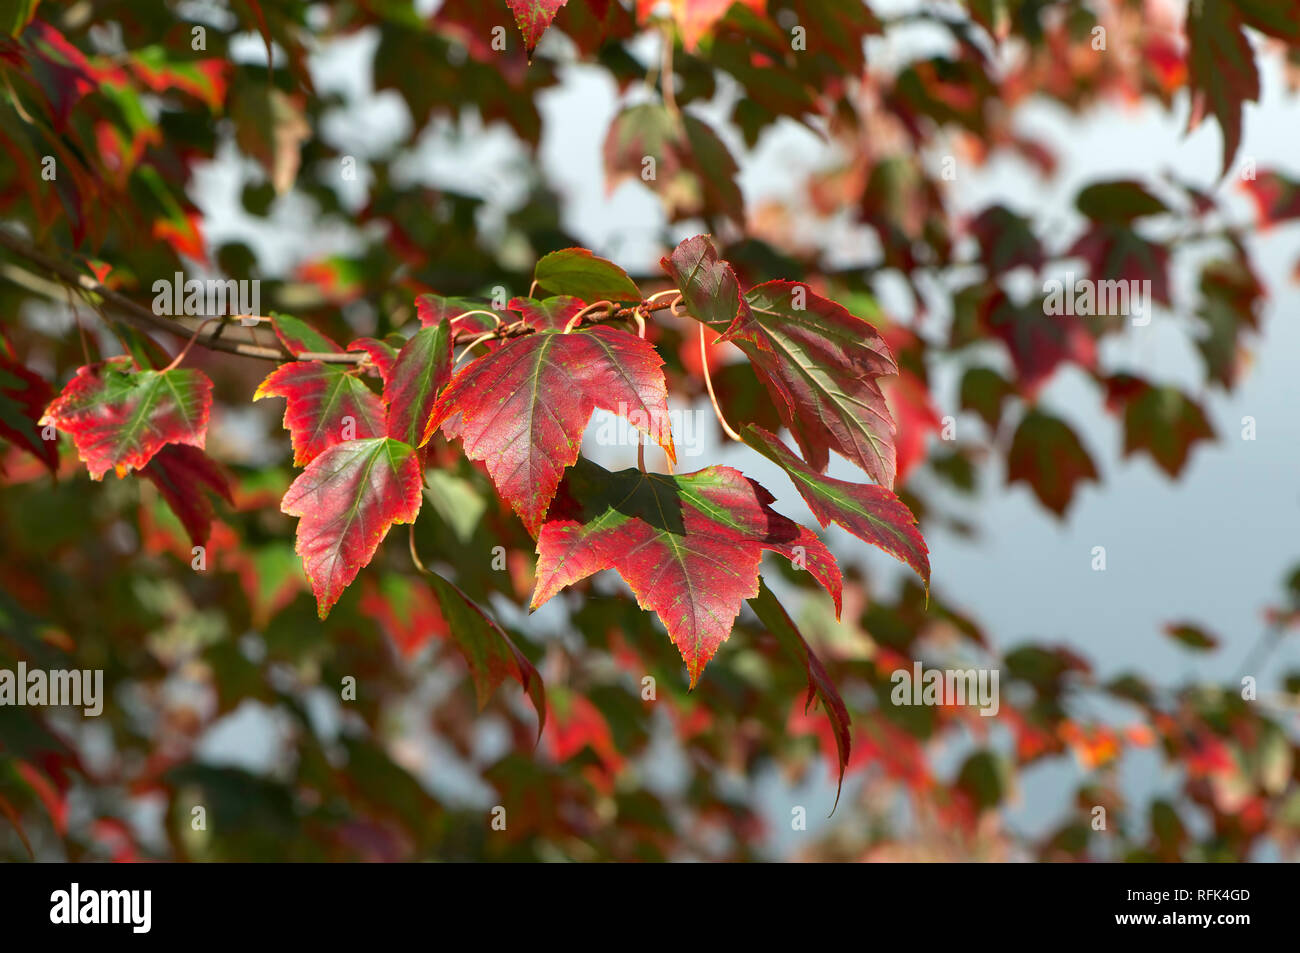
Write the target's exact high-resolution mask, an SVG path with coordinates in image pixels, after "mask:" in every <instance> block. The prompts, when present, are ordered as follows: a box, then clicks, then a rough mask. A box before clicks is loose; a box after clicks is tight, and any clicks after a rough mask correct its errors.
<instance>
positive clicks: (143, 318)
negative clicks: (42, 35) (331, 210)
mask: <svg viewBox="0 0 1300 953" xmlns="http://www.w3.org/2000/svg"><path fill="white" fill-rule="evenodd" d="M0 248H4V249H7V250H8V251H10V252H11V253H13V254H14V255H16V256H17V257H19V258H21V259H23V260H25V261H27V262H28V263H30V264H33V265H35V266H37V267H38V268H40V269H41V270H42V271H44V272H46V273H47V274H50V275H52V276H54V277H56V278H58V279H59V280H61V281H62V282H63V283H64V284H65V285H67V286H69V287H72V288H75V289H77V290H78V291H81V292H82V293H83V294H87V295H94V296H96V297H97V298H98V299H100V300H99V301H98V302H96V301H93V300H92V304H95V305H96V310H97V311H99V304H100V303H101V302H106V303H108V304H110V305H112V306H113V308H114V309H115V310H116V311H118V312H119V313H120V315H121V317H122V319H123V320H124V321H126V323H127V324H130V325H131V326H132V327H135V328H138V329H139V330H141V331H165V332H166V333H168V334H172V335H175V336H177V337H181V338H185V339H186V346H187V347H188V346H189V345H190V344H191V343H192V344H197V345H199V346H200V347H204V348H207V349H208V350H211V351H221V352H224V353H226V354H235V355H237V356H239V357H251V358H256V359H259V360H264V361H280V362H284V361H293V360H298V361H320V362H321V363H325V364H360V363H362V362H363V361H365V360H366V359H367V358H368V356H369V355H367V354H365V353H364V352H362V351H346V352H344V353H341V354H339V353H332V352H316V351H304V352H302V353H300V354H298V355H297V356H296V357H295V356H294V355H293V354H290V353H289V352H288V351H287V350H285V349H284V348H283V347H265V346H263V345H260V344H257V343H254V342H253V341H251V340H247V339H246V340H242V341H241V340H238V339H231V338H229V337H223V336H222V331H223V329H225V328H226V327H227V326H228V325H229V321H228V320H227V319H224V318H219V317H198V319H197V320H196V322H195V323H194V324H193V325H187V324H186V323H184V322H183V321H180V320H178V319H171V318H164V317H161V316H159V315H156V314H154V313H153V311H151V310H150V309H148V308H146V307H144V306H143V305H140V304H138V303H137V302H135V301H132V300H131V299H130V298H128V297H126V296H125V295H123V294H121V293H119V292H117V291H114V290H113V289H112V288H109V287H107V286H105V285H104V284H102V283H100V282H99V281H96V280H95V279H94V278H92V277H90V276H89V275H86V274H83V273H82V272H80V271H78V270H77V269H76V268H74V267H73V266H72V265H70V264H67V263H66V262H62V261H58V260H56V259H54V258H51V257H50V256H49V255H47V254H46V253H45V252H43V251H41V250H40V249H39V248H37V247H36V246H35V245H33V244H32V243H31V242H29V241H27V240H25V239H23V238H20V237H18V236H17V235H14V234H13V233H12V232H8V231H5V230H4V229H0ZM674 293H675V292H674ZM662 295H663V292H660V294H659V295H652V296H651V298H650V299H648V300H646V301H642V302H639V303H637V304H635V305H628V306H625V307H618V308H616V307H614V306H612V305H610V306H608V309H607V313H606V314H604V315H600V316H598V317H595V316H593V317H589V316H586V315H584V316H583V322H582V323H585V324H604V323H607V322H612V321H638V319H639V318H640V317H641V315H644V314H648V313H650V312H652V311H662V310H665V309H666V308H668V307H669V304H670V302H667V301H665V302H659V301H657V300H655V299H656V298H658V297H661V296H662ZM100 313H101V316H102V312H100ZM264 320H265V319H264ZM211 321H220V322H221V324H219V325H218V326H217V328H216V329H215V330H213V331H210V332H208V333H206V334H203V333H200V332H201V331H202V330H203V326H204V324H206V323H209V322H211ZM534 330H535V329H534V328H532V327H530V326H529V325H527V324H525V323H524V322H523V321H515V322H513V323H511V324H499V325H498V326H497V327H496V329H495V330H494V332H492V333H490V334H489V335H488V336H489V337H491V338H497V339H502V340H504V339H508V338H516V337H522V336H523V335H525V334H532V333H533V332H534ZM251 334H252V331H251V329H249V336H251ZM478 337H482V335H480V334H479V333H478V332H475V331H472V330H466V331H457V332H456V333H455V334H454V335H452V344H453V345H457V344H464V343H467V342H469V341H470V340H472V339H475V338H478Z"/></svg>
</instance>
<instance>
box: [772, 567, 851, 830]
mask: <svg viewBox="0 0 1300 953" xmlns="http://www.w3.org/2000/svg"><path fill="white" fill-rule="evenodd" d="M748 602H749V607H750V608H751V609H753V610H754V615H756V616H758V621H759V622H761V623H763V625H764V626H766V627H767V631H768V632H770V633H771V634H772V636H773V637H774V638H775V639H776V640H777V641H778V642H779V643H781V647H782V648H784V649H785V650H786V651H787V652H789V653H790V654H791V655H793V656H794V657H795V658H797V659H799V661H800V662H802V663H803V667H804V670H805V671H806V672H807V673H808V697H807V698H806V699H805V701H804V713H805V714H807V712H808V707H809V706H810V705H812V703H813V699H814V698H816V699H819V700H820V701H821V703H822V707H823V708H824V709H825V710H826V718H827V720H828V721H829V722H830V725H831V734H832V735H833V736H834V738H835V751H836V755H837V758H838V764H839V779H838V780H837V782H836V784H835V804H836V805H837V806H838V805H839V803H840V789H841V788H842V787H843V786H844V769H845V768H847V767H848V765H849V755H850V754H851V752H852V750H853V742H852V737H851V735H850V732H849V726H850V721H849V710H848V708H847V707H846V706H845V704H844V699H843V698H841V697H840V693H839V691H838V690H837V689H836V688H835V683H834V682H832V681H831V678H830V676H829V675H828V674H826V667H825V666H824V665H822V662H821V659H819V658H818V657H817V654H816V653H815V652H813V650H812V649H811V648H809V646H808V643H807V642H806V641H805V640H804V637H803V635H802V634H801V633H800V632H799V629H798V627H797V626H796V625H795V624H794V620H792V619H791V618H790V614H789V613H788V612H786V611H785V607H784V606H783V605H781V602H780V600H779V599H777V597H776V596H775V595H774V594H773V593H772V590H771V589H769V588H767V583H766V582H764V581H763V577H762V576H759V578H758V595H756V596H754V597H753V598H751V599H749V600H748ZM831 813H832V814H833V813H835V808H834V807H832V808H831Z"/></svg>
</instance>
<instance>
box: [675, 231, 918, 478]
mask: <svg viewBox="0 0 1300 953" xmlns="http://www.w3.org/2000/svg"><path fill="white" fill-rule="evenodd" d="M661 264H662V265H663V267H664V269H665V271H667V272H668V274H669V276H670V277H672V279H673V281H674V282H676V284H677V287H678V288H679V289H680V290H681V292H682V297H683V300H684V301H685V303H686V306H687V309H688V310H689V311H690V312H691V314H692V315H694V316H695V317H696V318H697V320H700V321H702V322H703V323H705V324H706V325H708V326H709V327H711V328H713V329H714V330H715V331H720V332H723V334H722V338H723V340H726V341H730V342H731V343H733V344H735V345H736V346H737V347H739V348H740V349H741V350H742V351H744V352H745V354H746V355H748V357H749V359H750V363H751V364H753V366H754V370H755V372H756V373H757V374H758V376H759V379H760V380H761V381H762V382H763V385H764V386H765V387H766V388H767V390H768V392H769V393H770V394H771V395H772V400H773V402H774V403H775V404H776V409H777V411H778V413H780V415H781V421H782V423H784V424H785V426H786V428H787V429H788V430H789V431H790V432H791V433H792V434H793V435H794V438H795V441H796V442H797V443H798V444H799V448H800V450H802V451H803V455H804V458H805V459H806V460H807V461H808V462H809V463H810V464H812V466H813V468H814V469H815V470H818V471H819V472H820V471H825V469H826V467H827V465H828V464H829V463H830V457H829V451H830V450H835V451H837V452H838V453H840V454H842V455H843V456H844V457H845V458H846V459H847V460H849V461H850V462H852V463H854V464H856V465H857V466H859V467H861V468H862V469H863V470H865V471H866V472H867V473H868V474H869V475H870V476H871V477H872V478H873V479H874V480H875V481H876V482H877V483H879V484H881V485H882V486H885V487H890V488H892V487H893V485H894V476H895V469H896V466H897V462H896V451H895V447H894V431H895V427H894V420H893V417H892V416H891V415H890V413H889V407H888V406H887V405H886V403H885V396H884V394H883V393H882V392H881V390H880V385H879V384H878V383H877V380H878V379H879V378H880V377H884V376H886V375H890V374H897V373H898V365H897V364H895V362H894V358H893V355H892V354H891V353H890V350H889V346H888V345H887V344H886V343H885V341H884V339H883V338H882V337H881V336H880V335H879V334H878V333H877V331H876V329H875V328H873V327H872V326H871V325H870V324H868V323H867V322H866V321H864V320H862V319H861V318H859V317H856V316H855V315H852V314H850V313H849V312H848V311H847V310H846V309H844V308H843V307H841V306H840V305H838V304H836V303H835V302H834V301H830V300H828V299H826V298H823V297H821V296H820V295H818V294H816V293H815V292H813V291H812V289H811V288H809V287H808V286H807V285H805V284H802V283H799V282H794V281H769V282H766V283H765V284H761V285H757V286H755V287H753V288H751V289H750V290H749V291H748V292H746V293H744V294H743V295H741V294H740V293H739V292H740V285H739V282H738V281H737V279H736V276H735V273H734V272H733V271H732V268H731V266H730V265H729V264H727V263H726V262H725V261H720V260H719V259H718V254H717V250H716V249H715V248H714V246H713V242H712V241H711V240H710V239H709V238H708V237H707V236H704V235H701V236H697V237H695V238H689V239H687V240H686V241H684V242H682V243H681V244H680V245H678V246H677V248H676V249H675V250H674V251H673V253H672V255H671V256H670V257H669V258H665V259H663V260H662V261H661ZM733 302H734V308H733Z"/></svg>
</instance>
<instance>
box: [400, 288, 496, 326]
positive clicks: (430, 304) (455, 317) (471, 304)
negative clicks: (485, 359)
mask: <svg viewBox="0 0 1300 953" xmlns="http://www.w3.org/2000/svg"><path fill="white" fill-rule="evenodd" d="M415 312H416V314H417V315H418V316H419V318H420V323H421V324H423V325H433V324H440V323H441V322H443V321H447V322H449V323H450V324H451V330H452V332H453V333H454V332H456V331H461V330H464V331H468V332H470V333H471V334H482V333H483V332H484V331H490V330H492V329H493V328H494V327H496V325H497V324H498V323H504V321H505V319H504V318H503V317H502V315H500V314H499V313H498V312H497V311H496V310H495V309H493V308H492V306H491V305H490V304H489V303H488V302H486V301H473V300H471V299H469V298H447V297H444V296H442V295H430V294H425V295H420V296H419V297H418V298H416V299H415ZM493 315H496V319H495V320H494V319H493V317H492V316H493Z"/></svg>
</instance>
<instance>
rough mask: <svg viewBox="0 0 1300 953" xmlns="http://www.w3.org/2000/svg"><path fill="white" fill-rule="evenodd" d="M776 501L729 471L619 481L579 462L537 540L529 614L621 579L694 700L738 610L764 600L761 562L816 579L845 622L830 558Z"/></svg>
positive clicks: (624, 473) (631, 476) (631, 475)
mask: <svg viewBox="0 0 1300 953" xmlns="http://www.w3.org/2000/svg"><path fill="white" fill-rule="evenodd" d="M772 501H773V497H772V496H771V494H769V493H768V492H767V491H766V490H764V489H763V488H762V487H761V486H759V485H758V484H757V483H755V482H754V481H752V480H749V479H747V478H746V477H745V476H744V475H743V474H741V473H740V471H738V470H733V469H732V468H731V467H717V466H715V467H708V468H706V469H704V470H699V471H696V472H695V473H687V474H680V475H667V474H660V473H642V472H641V471H640V470H621V471H619V472H618V473H611V472H609V471H608V470H606V469H605V468H604V467H601V466H598V465H597V464H595V463H592V462H591V461H589V460H586V459H585V458H584V459H582V460H579V461H578V463H577V465H576V466H575V467H574V468H573V469H572V470H570V471H569V473H568V475H567V477H566V479H565V484H564V487H563V488H562V490H561V492H560V494H559V495H558V496H557V497H556V501H555V504H554V505H553V506H552V508H551V512H550V513H549V514H548V516H547V519H546V522H545V523H544V524H543V525H542V527H541V532H540V533H539V534H538V537H537V556H538V559H537V588H536V591H535V592H534V593H533V599H532V608H534V609H536V608H538V607H539V606H541V605H543V604H544V603H545V602H546V601H547V600H549V599H550V598H551V597H552V596H554V595H555V594H556V593H557V592H559V591H560V590H561V589H563V588H564V587H565V586H569V585H572V584H573V583H575V582H578V581H579V580H581V579H585V578H586V577H587V576H590V575H592V574H593V573H595V572H599V571H600V570H602V569H614V570H616V571H617V572H618V574H619V575H620V576H622V577H623V579H624V580H625V581H626V582H627V584H628V585H629V586H631V587H632V592H633V593H634V594H635V595H636V598H637V602H638V604H639V605H640V606H641V607H642V608H643V609H652V610H654V611H655V612H657V613H658V614H659V618H660V619H661V620H662V621H663V623H664V626H665V627H666V628H667V629H668V635H669V637H670V638H671V639H672V640H673V644H675V645H676V646H677V648H678V650H679V651H680V652H681V654H682V659H683V660H684V661H685V662H686V668H687V671H688V672H689V674H690V679H691V687H692V688H693V687H694V686H695V683H696V682H697V681H698V680H699V677H700V673H701V672H703V671H704V666H705V664H706V663H707V662H708V661H709V659H711V658H712V657H713V655H714V653H715V652H717V650H718V646H720V645H721V644H722V643H723V642H724V641H725V640H726V638H727V636H728V635H729V634H730V633H731V627H732V625H733V623H734V622H735V620H736V616H737V615H738V614H739V612H740V604H741V603H742V602H743V601H744V600H746V599H750V598H753V597H754V596H756V595H758V591H759V590H758V568H759V562H760V560H761V558H762V555H763V550H772V551H773V552H778V553H781V554H782V555H784V556H786V557H787V558H788V559H790V560H792V561H793V562H794V563H795V565H796V566H800V568H806V569H807V570H808V571H809V572H811V573H812V574H813V575H814V577H815V578H816V579H817V580H818V581H819V582H820V583H821V584H822V585H823V586H825V588H826V590H827V591H828V592H829V593H830V594H831V596H832V598H834V600H835V610H836V613H837V615H838V613H839V607H840V594H841V580H840V571H839V567H838V566H837V565H836V563H835V560H834V558H833V557H832V556H831V554H830V552H829V551H828V550H827V549H826V547H825V546H824V545H823V544H822V542H821V540H819V539H818V538H817V537H816V536H814V535H813V534H812V533H810V532H809V531H808V530H807V529H806V528H804V527H803V526H800V525H799V524H798V523H795V522H794V521H793V520H789V519H787V518H786V517H784V516H781V515H780V514H779V513H777V512H776V511H775V510H773V509H772V508H771V507H770V506H769V505H768V504H770V503H771V502H772Z"/></svg>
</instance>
